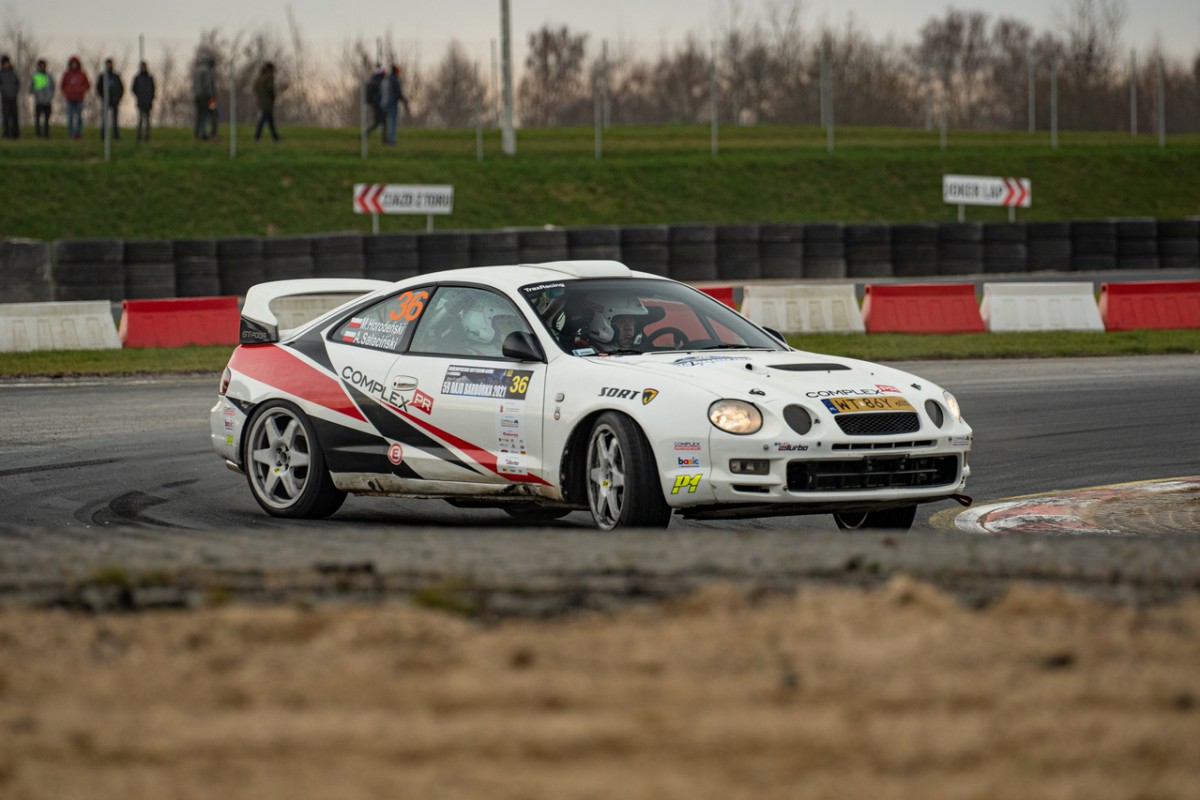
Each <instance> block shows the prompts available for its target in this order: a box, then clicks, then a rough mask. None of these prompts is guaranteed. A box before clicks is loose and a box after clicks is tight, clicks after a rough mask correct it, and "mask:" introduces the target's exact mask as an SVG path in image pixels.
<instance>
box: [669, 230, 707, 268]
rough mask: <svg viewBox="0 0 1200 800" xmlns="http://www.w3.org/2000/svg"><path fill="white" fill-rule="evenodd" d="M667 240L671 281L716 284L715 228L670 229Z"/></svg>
mask: <svg viewBox="0 0 1200 800" xmlns="http://www.w3.org/2000/svg"><path fill="white" fill-rule="evenodd" d="M668 236H669V239H668V241H669V242H670V252H669V254H668V258H669V259H670V270H671V272H670V274H671V277H672V278H674V279H675V280H677V281H711V280H716V278H717V230H716V226H713V225H703V224H695V223H690V224H687V225H671V226H670V232H669V234H668Z"/></svg>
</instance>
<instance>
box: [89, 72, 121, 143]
mask: <svg viewBox="0 0 1200 800" xmlns="http://www.w3.org/2000/svg"><path fill="white" fill-rule="evenodd" d="M106 91H107V95H106V94H105V92H106ZM96 95H97V96H98V97H99V98H100V102H101V103H107V104H108V108H107V112H108V113H107V114H106V113H105V109H101V111H100V138H101V139H103V138H104V132H105V127H106V125H107V120H108V118H109V117H112V138H114V139H120V138H121V129H120V127H119V126H118V125H117V110H118V106H119V104H120V102H121V98H122V97H124V96H125V82H124V81H122V80H121V73H119V72H117V71H116V70H114V69H113V60H112V59H111V58H106V59H104V72H102V73H101V74H100V77H99V78H97V79H96Z"/></svg>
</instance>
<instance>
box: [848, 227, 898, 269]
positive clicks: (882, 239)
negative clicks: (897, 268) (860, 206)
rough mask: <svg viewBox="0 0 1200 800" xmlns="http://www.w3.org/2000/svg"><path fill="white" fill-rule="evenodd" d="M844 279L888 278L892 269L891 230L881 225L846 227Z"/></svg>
mask: <svg viewBox="0 0 1200 800" xmlns="http://www.w3.org/2000/svg"><path fill="white" fill-rule="evenodd" d="M845 235H846V277H848V278H890V277H892V275H894V274H895V272H894V270H893V267H892V228H891V226H890V225H885V224H883V223H868V224H861V225H847V226H846V228H845Z"/></svg>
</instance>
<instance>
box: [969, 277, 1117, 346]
mask: <svg viewBox="0 0 1200 800" xmlns="http://www.w3.org/2000/svg"><path fill="white" fill-rule="evenodd" d="M979 314H980V316H981V317H983V326H984V328H985V329H986V330H987V331H988V332H990V333H1008V332H1013V331H1101V332H1102V331H1103V330H1104V322H1103V321H1102V320H1101V319H1100V309H1099V307H1098V306H1097V305H1096V296H1095V294H1094V293H1093V287H1092V284H1091V282H1090V281H1082V282H1078V283H985V284H984V285H983V302H982V303H981V304H980V306H979Z"/></svg>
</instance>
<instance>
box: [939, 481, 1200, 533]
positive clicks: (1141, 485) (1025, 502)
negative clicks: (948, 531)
mask: <svg viewBox="0 0 1200 800" xmlns="http://www.w3.org/2000/svg"><path fill="white" fill-rule="evenodd" d="M1197 491H1200V477H1198V478H1173V479H1171V480H1162V481H1140V482H1137V483H1125V484H1118V485H1115V486H1098V487H1094V488H1091V489H1077V490H1073V491H1069V492H1057V493H1054V494H1043V495H1032V496H1027V497H1014V498H1011V499H1009V500H1002V501H1000V502H996V503H988V504H987V505H981V506H976V507H974V508H970V509H968V510H966V511H961V512H958V513H957V514H956V515H955V516H954V520H953V523H954V527H955V528H957V529H958V530H960V531H963V532H965V533H978V534H1006V533H1059V534H1063V533H1066V534H1077V533H1106V534H1123V533H1126V531H1119V530H1113V529H1111V528H1105V527H1101V526H1100V525H1098V524H1097V523H1096V521H1095V520H1094V519H1093V518H1092V516H1093V515H1092V513H1091V511H1092V509H1093V507H1095V506H1097V505H1099V504H1101V503H1104V502H1109V501H1112V500H1115V499H1118V498H1123V499H1124V498H1128V497H1130V495H1137V494H1161V493H1166V492H1197Z"/></svg>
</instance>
